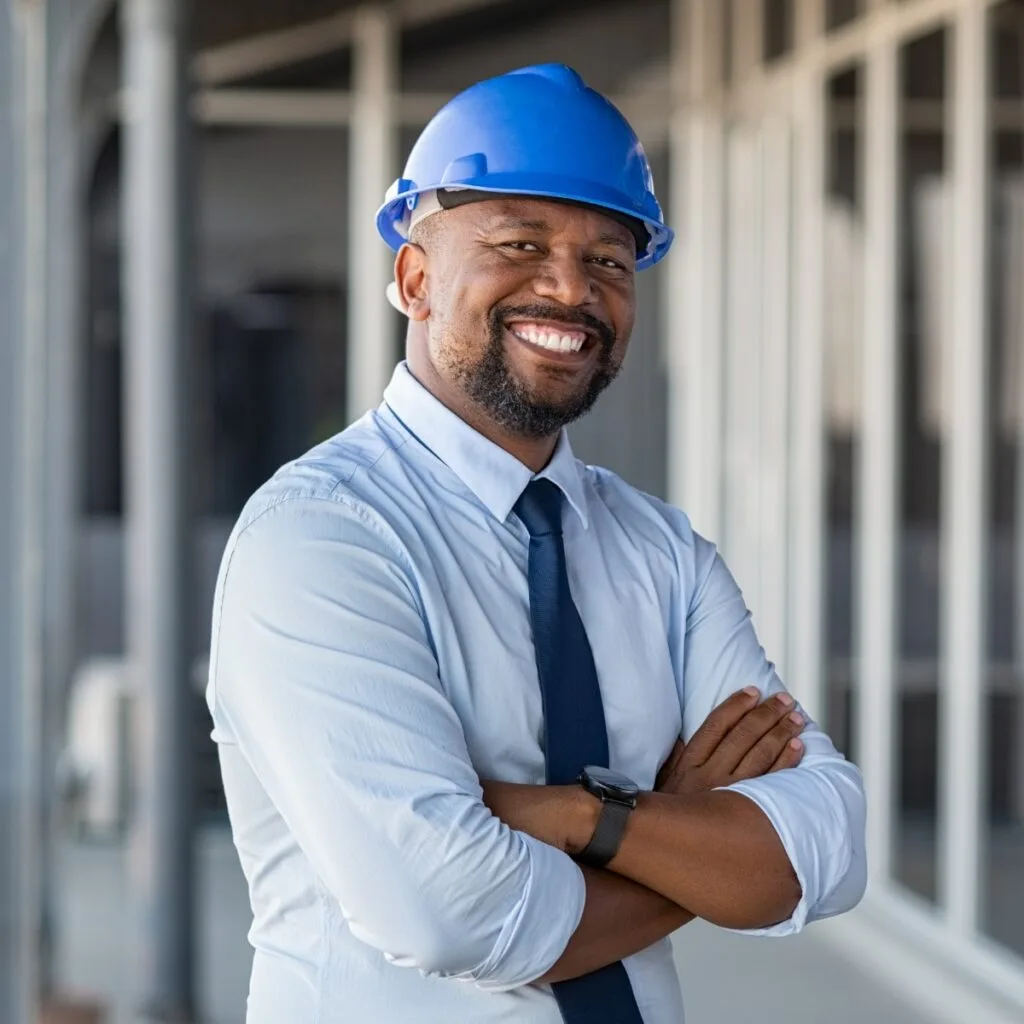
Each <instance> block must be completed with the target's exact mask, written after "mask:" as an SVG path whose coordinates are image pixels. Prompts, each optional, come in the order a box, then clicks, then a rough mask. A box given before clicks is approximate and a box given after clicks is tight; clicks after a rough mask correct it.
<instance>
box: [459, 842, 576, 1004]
mask: <svg viewBox="0 0 1024 1024" xmlns="http://www.w3.org/2000/svg"><path fill="white" fill-rule="evenodd" d="M521 838H522V840H523V843H524V844H525V845H526V848H527V850H528V853H529V857H530V874H529V880H528V882H527V885H526V888H525V890H524V892H523V895H522V899H521V900H520V901H519V904H518V906H517V907H516V909H515V911H514V912H513V913H512V914H510V915H509V919H508V922H507V923H506V924H505V926H504V928H502V931H501V934H500V936H499V937H498V941H497V942H496V943H495V945H494V949H493V951H492V952H491V955H490V956H489V957H488V958H487V960H486V961H485V962H484V963H483V964H482V965H481V966H480V968H479V970H478V971H474V972H473V977H472V978H469V979H467V980H472V981H475V982H476V984H477V985H479V987H480V988H482V989H486V990H487V991H490V992H504V991H507V990H508V989H513V988H518V987H520V986H522V985H528V984H530V983H531V982H533V981H536V980H537V978H539V977H541V975H543V974H545V973H547V971H549V970H550V969H551V967H552V966H553V965H554V964H555V963H556V962H557V960H558V958H559V957H560V956H561V955H562V953H564V952H565V947H566V946H568V944H569V940H570V939H571V938H572V936H573V933H574V932H575V931H576V929H577V928H578V927H579V923H580V919H581V918H582V917H583V906H584V904H585V903H586V898H587V889H586V883H585V881H584V879H583V872H582V871H581V870H580V868H579V866H578V865H577V864H576V862H575V861H573V860H572V858H571V857H569V856H568V855H567V854H565V853H563V852H562V851H561V850H558V849H555V847H553V846H548V845H547V844H546V843H542V842H540V841H539V840H537V839H534V838H533V837H532V836H528V835H526V834H525V833H521Z"/></svg>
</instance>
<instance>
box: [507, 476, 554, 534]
mask: <svg viewBox="0 0 1024 1024" xmlns="http://www.w3.org/2000/svg"><path fill="white" fill-rule="evenodd" d="M515 513H516V515H517V516H519V518H520V519H522V521H523V522H524V523H525V524H526V529H527V530H529V531H530V536H531V537H543V536H546V535H548V534H552V533H554V534H557V535H558V536H561V534H562V492H561V491H560V490H559V489H558V486H557V485H556V484H553V483H552V482H551V481H550V480H531V481H530V482H529V483H528V484H527V485H526V490H525V491H523V493H522V494H521V495H520V496H519V500H518V501H517V502H516V504H515Z"/></svg>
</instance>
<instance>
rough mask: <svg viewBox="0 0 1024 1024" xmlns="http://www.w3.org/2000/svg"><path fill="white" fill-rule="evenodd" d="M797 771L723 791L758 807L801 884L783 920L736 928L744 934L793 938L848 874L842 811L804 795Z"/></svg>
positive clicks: (804, 782) (848, 854) (814, 796)
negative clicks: (756, 926) (796, 897)
mask: <svg viewBox="0 0 1024 1024" xmlns="http://www.w3.org/2000/svg"><path fill="white" fill-rule="evenodd" d="M799 773H800V771H799V769H794V770H792V771H791V772H789V773H785V772H779V773H777V774H775V775H769V776H762V777H761V778H759V779H751V780H747V781H745V782H737V783H734V784H733V785H731V786H728V787H725V788H726V789H728V790H729V791H730V792H733V793H741V794H743V796H745V797H747V799H748V800H753V802H754V803H755V804H757V806H758V807H760V808H761V811H762V813H763V814H764V815H765V817H766V818H767V819H768V820H769V821H770V822H771V824H772V827H773V828H774V829H775V831H776V833H777V834H778V836H779V839H780V841H781V842H782V846H783V848H784V849H785V851H786V856H787V857H789V862H790V864H791V865H792V866H793V871H794V873H795V874H796V877H797V881H798V882H799V884H800V900H799V902H798V903H797V905H796V907H795V908H794V910H793V913H792V914H791V915H790V916H789V917H788V918H787V919H786V920H785V921H780V922H779V923H778V924H774V925H772V926H770V927H768V928H749V929H740V930H741V931H742V932H743V934H745V935H768V936H784V935H795V934H796V933H797V932H799V931H800V930H801V929H802V928H803V927H804V925H805V924H807V923H808V922H810V921H813V920H815V919H816V918H817V917H818V916H819V915H818V914H817V913H816V908H817V906H818V904H819V903H820V902H821V900H822V899H823V898H824V896H825V895H826V894H827V893H828V892H830V891H831V890H833V889H834V888H835V887H836V886H837V885H838V884H839V882H840V881H841V880H842V879H843V877H844V876H845V875H846V873H847V871H848V870H849V867H850V861H851V847H850V841H849V837H848V834H847V828H848V826H847V823H846V822H845V821H844V820H842V817H843V814H842V811H841V809H840V808H837V807H836V806H835V804H834V803H831V802H828V801H826V800H824V799H822V798H820V797H819V796H818V795H817V794H814V793H813V792H812V793H809V792H808V786H807V780H806V779H795V778H793V777H792V776H793V775H796V774H799ZM787 774H788V775H790V778H786V775H787Z"/></svg>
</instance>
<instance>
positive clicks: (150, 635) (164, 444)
mask: <svg viewBox="0 0 1024 1024" xmlns="http://www.w3.org/2000/svg"><path fill="white" fill-rule="evenodd" d="M187 6H188V3H187V0H125V2H124V3H123V5H122V13H123V18H124V22H123V32H122V39H123V41H124V43H123V45H124V51H125V55H124V60H125V65H124V75H125V80H126V81H125V99H126V110H125V138H124V159H125V164H124V183H125V188H124V192H125V208H124V226H125V227H124V250H123V266H124V300H125V330H124V339H125V360H126V373H125V386H126V391H125V401H126V413H127V415H126V417H125V435H126V439H127V453H126V454H127V459H126V467H127V509H126V513H127V525H128V549H127V579H126V586H127V590H126V600H125V608H126V613H127V645H128V661H129V665H130V670H131V673H132V679H133V681H134V683H135V686H136V692H137V695H138V697H137V707H136V718H135V725H136V746H135V750H136V751H137V753H138V762H137V763H138V768H139V786H138V799H137V800H136V803H135V807H136V808H137V813H136V821H135V834H134V836H133V848H132V879H133V884H134V897H135V901H136V907H135V908H134V909H135V911H136V914H137V922H138V926H139V934H138V947H137V948H138V954H139V986H140V988H141V992H140V995H141V997H142V1000H143V1006H142V1007H140V1009H141V1011H142V1013H143V1014H144V1016H145V1017H146V1018H147V1019H151V1020H159V1021H175V1022H179V1021H181V1022H187V1021H190V1020H192V1019H193V1011H194V1001H193V984H194V983H193V956H194V953H195V947H194V941H193V940H194V923H193V912H192V909H193V899H194V894H193V853H192V776H191V772H190V765H191V761H192V755H191V750H190V738H191V735H192V732H191V726H192V721H191V711H192V700H194V695H193V693H192V686H191V679H190V665H191V661H192V653H193V652H192V650H191V644H192V636H191V631H190V629H189V625H190V619H189V615H188V605H187V602H188V600H189V597H190V595H191V593H192V587H191V574H190V572H189V570H188V567H189V563H190V561H191V557H190V556H191V543H192V535H191V532H190V523H189V517H188V510H189V502H188V500H187V488H186V483H187V480H188V457H189V447H190V446H189V438H190V426H189V425H190V423H191V417H190V416H189V414H188V392H187V384H186V382H187V379H188V374H187V358H188V351H189V349H190V347H191V338H192V294H191V292H192V290H191V287H190V283H191V282H190V280H189V269H190V268H191V267H192V266H194V263H195V261H194V260H192V259H191V258H190V254H189V248H190V244H191V235H192V232H191V231H190V226H189V218H190V216H191V214H192V205H191V203H190V202H189V197H188V196H187V194H186V183H187V180H188V176H187V174H186V169H185V168H186V161H187V150H188V146H187V135H188V129H187V81H186V66H187V61H186V59H187V42H186V39H187V33H186V14H187V11H186V8H187Z"/></svg>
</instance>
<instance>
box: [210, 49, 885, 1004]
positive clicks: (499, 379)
mask: <svg viewBox="0 0 1024 1024" xmlns="http://www.w3.org/2000/svg"><path fill="white" fill-rule="evenodd" d="M377 223H378V227H379V228H380V231H381V234H382V236H383V238H384V240H385V241H386V242H388V243H389V244H390V245H391V246H392V247H393V248H394V249H395V250H396V251H397V257H396V260H395V280H394V283H393V285H392V286H391V287H390V288H389V298H390V300H391V301H392V303H393V304H394V305H395V306H397V307H398V308H399V309H400V310H401V311H402V312H403V313H404V314H405V315H406V316H407V317H408V320H409V328H408V340H407V359H406V362H404V363H402V364H401V365H400V366H399V367H398V368H397V370H396V371H395V375H394V377H393V379H392V381H391V383H390V385H389V386H388V388H387V390H386V392H385V394H384V400H383V402H382V404H381V406H380V407H379V408H378V409H377V410H376V411H374V412H372V413H369V414H368V415H366V416H365V417H363V419H361V420H360V421H359V422H358V423H356V424H354V425H353V426H352V427H350V428H349V429H348V430H346V431H344V432H343V433H341V434H339V435H338V436H337V437H334V438H332V439H331V440H329V441H327V442H325V443H324V444H322V445H320V446H319V447H317V448H315V449H314V450H313V451H311V452H310V453H308V454H307V455H305V456H303V457H302V458H300V459H298V460H297V461H295V462H294V463H291V464H289V465H288V466H285V467H284V468H283V469H282V470H280V471H279V472H278V473H277V474H276V475H275V477H274V478H273V479H272V480H270V481H269V482H268V483H267V484H265V485H264V486H263V487H262V488H261V489H260V490H259V491H258V492H257V494H256V495H254V497H253V498H252V499H251V501H250V502H249V503H248V505H247V506H246V508H245V510H244V511H243V513H242V515H241V518H240V519H239V522H238V524H237V526H236V528H235V530H234V532H233V534H232V536H231V539H230V540H229V542H228V546H227V551H226V552H225V556H224V560H223V563H222V567H221V573H220V578H219V581H218V586H217V594H216V599H215V608H214V620H213V623H214V635H213V646H212V655H211V669H210V683H209V689H208V700H209V704H210V708H211V711H212V713H213V718H214V723H215V732H214V736H215V738H216V740H217V741H218V743H219V744H220V753H221V764H222V769H223V774H224V786H225V792H226V795H227V800H228V807H229V810H230V814H231V822H232V828H233V831H234V837H235V842H236V845H237V847H238V851H239V855H240V858H241V861H242V866H243V869H244V870H245V874H246V877H247V879H248V882H249V889H250V896H251V902H252V909H253V916H254V922H253V927H252V930H251V932H250V938H251V941H252V943H253V945H254V947H255V958H254V963H253V972H252V979H251V985H250V995H249V1006H248V1018H247V1019H248V1021H249V1024H280V1022H282V1021H288V1022H289V1024H333V1022H337V1024H342V1022H345V1024H347V1022H352V1021H358V1022H360V1024H363V1022H365V1024H420V1022H422V1024H462V1022H474V1024H492V1022H493V1024H497V1022H499V1021H500V1022H509V1024H513V1022H514V1024H558V1022H559V1021H564V1022H566V1024H678V1022H679V1021H681V1020H682V1017H683V1010H682V999H681V994H680V991H679V985H678V981H677V976H676V972H675V969H674V966H673V962H672V955H671V948H670V946H669V943H668V941H667V936H668V935H669V934H670V933H671V932H673V931H674V930H676V929H677V928H679V927H680V926H682V925H684V924H686V923H687V922H688V921H689V920H691V919H692V918H693V917H694V916H699V917H703V918H705V919H707V920H708V921H711V922H712V923H715V924H718V925H721V926H723V927H729V928H736V929H743V930H747V931H751V932H755V933H761V934H778V935H784V934H789V933H791V932H794V931H796V930H798V929H799V928H801V927H802V926H803V925H804V924H805V923H806V922H808V921H811V920H814V919H816V918H821V917H826V916H829V915H832V914H837V913H842V912H843V911H845V910H848V909H850V908H851V907H852V906H854V905H855V904H856V903H857V901H858V900H859V898H860V896H861V894H862V892H863V888H864V883H865V876H866V871H865V862H864V852H863V850H864V843H863V827H864V803H863V792H862V788H861V782H860V777H859V774H858V773H857V770H856V769H855V768H854V767H853V766H852V765H850V764H849V763H847V762H846V761H845V760H844V759H843V758H842V757H841V756H840V755H839V754H837V753H836V751H835V749H834V748H833V746H832V744H831V743H830V741H829V740H828V738H827V737H826V736H825V735H824V734H823V733H822V732H821V731H820V730H819V729H818V728H817V726H816V725H815V724H814V723H813V722H810V721H809V720H808V719H807V718H806V716H805V715H804V714H803V712H802V711H801V710H800V708H799V706H798V705H797V704H796V703H795V701H794V700H793V698H792V697H790V696H789V694H787V693H786V691H785V690H784V688H783V686H782V684H781V683H780V681H779V679H778V677H777V676H776V673H775V671H774V668H773V666H772V664H771V663H770V662H769V661H768V660H767V659H766V657H765V654H764V652H763V651H762V649H761V647H760V645H759V644H758V641H757V638H756V636H755V634H754V630H753V626H752V624H751V621H750V616H749V614H748V612H747V610H746V608H745V606H744V603H743V599H742V596H741V594H740V592H739V589H738V588H737V586H736V583H735V582H734V581H733V579H732V577H731V576H730V574H729V572H728V570H727V569H726V567H725V565H724V563H723V562H722V560H721V558H720V557H719V556H718V554H717V553H716V551H715V548H714V546H713V545H712V544H711V543H709V542H708V541H707V540H705V539H703V538H702V537H700V536H699V535H697V534H696V533H694V531H693V530H692V529H691V527H690V524H689V522H688V520H687V519H686V516H685V515H684V514H683V512H681V511H680V510H678V509H675V508H673V507H671V506H669V505H666V504H665V503H663V502H661V501H658V500H657V499H655V498H652V497H650V496H648V495H645V494H642V493H640V492H638V491H636V490H635V489H633V488H631V487H630V486H629V485H628V484H626V483H625V482H623V481H622V480H621V479H619V478H618V477H616V476H615V475H614V474H612V473H609V472H607V471H605V470H601V469H597V468H594V467H589V466H585V465H583V464H582V463H580V462H578V461H577V460H576V459H575V458H574V456H573V454H572V451H571V448H570V445H569V441H568V438H567V436H566V433H565V427H566V425H567V424H569V423H571V422H572V421H573V420H575V419H576V418H578V417H579V416H581V415H583V414H584V413H585V412H587V410H588V409H590V407H591V406H592V405H593V404H594V402H595V401H596V400H597V398H598V397H599V395H600V394H601V392H602V391H603V390H604V389H605V388H606V387H607V386H608V385H609V384H610V383H611V382H612V380H613V379H614V377H615V375H616V373H617V372H618V371H619V368H620V367H621V365H622V362H623V359H624V358H625V355H626V350H627V347H628V345H629V339H630V334H631V332H632V328H633V322H634V318H635V314H636V298H635V290H634V278H635V274H636V272H637V271H638V270H643V269H644V268H646V267H649V266H651V265H652V264H653V263H655V262H657V260H659V259H661V258H662V257H663V256H664V255H665V254H666V252H667V251H668V248H669V246H670V244H671V241H672V232H671V231H670V230H669V229H668V228H667V227H666V226H665V224H664V223H663V221H662V214H661V209H660V206H659V205H658V202H657V199H656V198H655V195H654V191H653V182H652V180H651V175H650V169H649V167H648V164H647V160H646V157H645V156H644V152H643V149H642V147H641V146H640V143H639V142H638V141H637V138H636V136H635V134H634V133H633V131H632V129H631V128H630V126H629V125H628V123H627V122H626V121H625V119H624V118H623V117H622V115H621V114H620V113H619V112H618V111H617V110H616V109H615V108H614V107H613V106H612V105H611V104H609V103H608V102H607V101H606V100H605V99H604V98H603V97H601V96H600V95H598V94H597V93H595V92H593V91H592V90H590V89H588V88H587V87H586V86H585V85H584V84H583V82H582V81H581V80H580V78H579V77H578V76H577V75H576V74H575V72H573V71H572V70H570V69H569V68H566V67H562V66H556V65H545V66H540V67H533V68H525V69H523V70H522V71H518V72H514V73H512V74H509V75H504V76H502V77H500V78H496V79H493V80H490V81H487V82H482V83H480V84H479V85H476V86H474V87H473V88H471V89H469V90H467V91H466V92H465V93H463V94H461V95H460V96H458V97H456V98H455V99H454V100H453V101H452V102H451V103H450V104H449V105H448V106H447V107H445V108H444V110H442V111H441V112H440V113H439V114H438V115H437V117H435V119H434V120H433V121H432V122H431V123H430V125H428V126H427V128H426V129H425V130H424V132H423V134H422V136H421V137H420V139H419V141H418V142H417V144H416V146H415V148H414V149H413V151H412V153H411V155H410V157H409V161H408V164H407V167H406V170H405V174H404V176H403V177H402V178H401V179H399V180H398V181H397V182H396V183H395V185H394V186H392V189H391V190H390V191H389V193H388V197H387V201H386V202H385V204H384V206H383V207H382V208H381V210H380V211H379V213H378V219H377ZM380 343H381V344H387V339H384V338H382V339H380Z"/></svg>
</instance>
